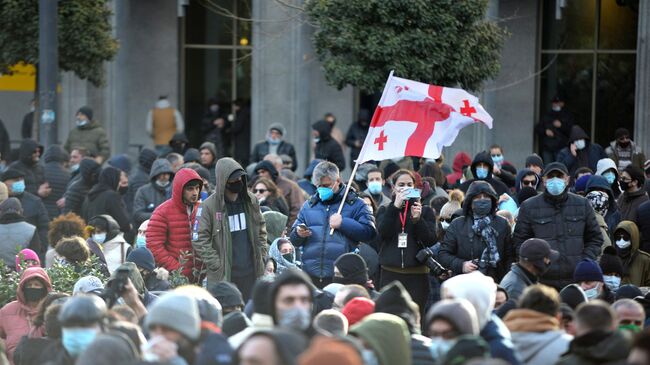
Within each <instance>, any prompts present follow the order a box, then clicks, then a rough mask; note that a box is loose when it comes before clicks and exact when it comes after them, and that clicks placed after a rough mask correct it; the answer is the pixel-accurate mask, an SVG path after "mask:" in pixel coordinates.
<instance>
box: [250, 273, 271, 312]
mask: <svg viewBox="0 0 650 365" xmlns="http://www.w3.org/2000/svg"><path fill="white" fill-rule="evenodd" d="M272 286H273V279H272V278H268V277H261V278H259V279H258V280H257V281H256V282H255V286H253V294H252V295H251V299H252V300H253V312H254V313H257V314H266V315H269V316H270V315H271V287H272Z"/></svg>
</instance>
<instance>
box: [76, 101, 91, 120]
mask: <svg viewBox="0 0 650 365" xmlns="http://www.w3.org/2000/svg"><path fill="white" fill-rule="evenodd" d="M77 113H81V114H83V115H85V116H86V117H88V120H93V109H92V108H91V107H89V106H87V105H84V106H82V107H81V108H79V110H77Z"/></svg>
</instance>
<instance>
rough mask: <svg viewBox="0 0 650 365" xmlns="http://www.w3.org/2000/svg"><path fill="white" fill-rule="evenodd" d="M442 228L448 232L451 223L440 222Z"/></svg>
mask: <svg viewBox="0 0 650 365" xmlns="http://www.w3.org/2000/svg"><path fill="white" fill-rule="evenodd" d="M440 226H441V227H442V229H444V230H445V231H446V230H447V228H449V223H448V222H440Z"/></svg>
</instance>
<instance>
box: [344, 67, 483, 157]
mask: <svg viewBox="0 0 650 365" xmlns="http://www.w3.org/2000/svg"><path fill="white" fill-rule="evenodd" d="M476 122H481V123H483V124H485V125H487V126H488V128H490V129H492V117H491V116H490V115H489V114H488V113H487V112H486V111H485V109H483V107H482V106H481V104H479V102H478V98H476V97H475V96H473V95H471V94H469V93H468V92H466V91H465V90H463V89H454V88H449V87H442V86H435V85H428V84H423V83H421V82H417V81H412V80H407V79H402V78H399V77H394V76H393V73H392V72H391V74H390V76H389V77H388V81H387V82H386V86H385V87H384V92H383V94H382V95H381V99H380V100H379V105H377V109H375V114H374V115H373V117H372V121H371V122H370V130H369V131H368V136H367V137H366V140H365V141H364V143H363V147H362V148H361V153H360V154H359V157H358V159H357V163H359V164H361V163H363V162H366V161H370V160H375V161H381V160H386V159H390V158H398V157H404V156H418V157H427V158H438V157H439V156H440V152H441V151H442V148H443V147H444V146H451V144H452V143H453V142H454V140H455V139H456V137H457V136H458V133H459V132H460V130H461V129H463V128H464V127H466V126H468V125H470V124H474V123H476Z"/></svg>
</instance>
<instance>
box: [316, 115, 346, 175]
mask: <svg viewBox="0 0 650 365" xmlns="http://www.w3.org/2000/svg"><path fill="white" fill-rule="evenodd" d="M312 128H313V129H315V130H316V131H318V133H319V135H320V137H319V138H320V140H319V141H318V143H316V149H315V151H314V157H315V158H317V159H320V160H326V161H329V162H332V163H333V164H335V165H336V166H338V168H339V170H340V171H343V170H345V156H343V150H342V149H341V145H340V144H339V143H338V142H337V141H336V140H335V139H333V138H332V136H330V129H331V126H330V125H329V123H327V122H326V121H324V120H321V121H320V122H316V123H314V125H313V126H312Z"/></svg>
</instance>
